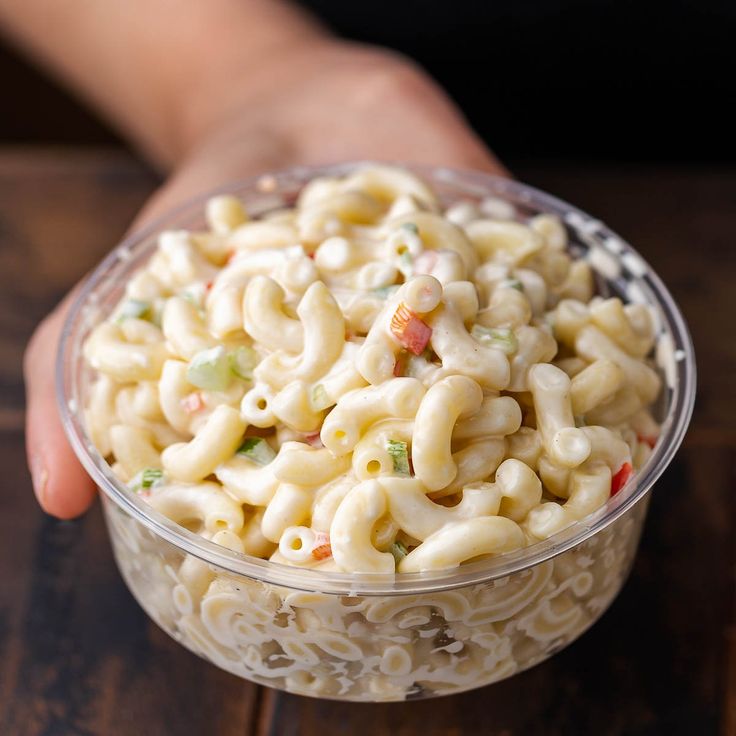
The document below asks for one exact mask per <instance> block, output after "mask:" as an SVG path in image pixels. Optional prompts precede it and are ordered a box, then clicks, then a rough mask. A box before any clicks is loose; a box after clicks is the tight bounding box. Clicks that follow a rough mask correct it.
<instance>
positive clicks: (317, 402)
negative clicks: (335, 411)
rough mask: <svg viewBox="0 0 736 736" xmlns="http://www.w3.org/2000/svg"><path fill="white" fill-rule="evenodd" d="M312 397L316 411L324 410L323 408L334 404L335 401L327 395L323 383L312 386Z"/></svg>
mask: <svg viewBox="0 0 736 736" xmlns="http://www.w3.org/2000/svg"><path fill="white" fill-rule="evenodd" d="M311 399H312V409H314V411H322V410H323V409H326V408H327V407H328V406H332V405H333V404H334V403H335V402H334V401H332V399H330V397H329V396H328V395H327V391H326V390H325V387H324V386H323V385H322V384H321V383H318V384H317V385H316V386H313V387H312V396H311Z"/></svg>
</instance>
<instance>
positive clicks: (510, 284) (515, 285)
mask: <svg viewBox="0 0 736 736" xmlns="http://www.w3.org/2000/svg"><path fill="white" fill-rule="evenodd" d="M499 287H500V288H502V289H516V290H517V291H524V284H522V283H521V281H519V279H504V280H503V281H501V283H500V284H499Z"/></svg>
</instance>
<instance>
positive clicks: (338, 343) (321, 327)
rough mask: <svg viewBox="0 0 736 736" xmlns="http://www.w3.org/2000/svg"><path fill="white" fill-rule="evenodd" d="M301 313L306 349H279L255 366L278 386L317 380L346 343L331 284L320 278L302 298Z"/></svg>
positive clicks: (260, 375)
mask: <svg viewBox="0 0 736 736" xmlns="http://www.w3.org/2000/svg"><path fill="white" fill-rule="evenodd" d="M297 314H298V315H299V318H300V320H301V322H302V326H303V328H304V349H303V350H302V352H301V353H300V354H299V355H297V356H293V355H288V354H286V353H284V352H283V351H281V350H279V351H277V352H275V353H272V354H271V355H269V356H268V357H267V358H265V359H264V360H263V361H261V363H260V364H259V365H258V367H257V368H256V370H255V374H254V375H255V377H256V379H258V380H260V381H263V382H264V383H268V384H269V385H271V386H273V388H275V389H279V388H283V387H284V386H286V384H287V383H290V382H291V381H293V380H303V381H307V382H313V381H315V380H317V379H318V378H319V377H320V376H322V375H323V374H324V373H326V372H327V371H328V370H329V369H330V368H331V367H332V365H333V364H334V363H335V361H336V360H337V359H338V358H339V357H340V354H341V353H342V350H343V346H344V344H345V320H344V319H343V316H342V312H341V311H340V308H339V307H338V306H337V303H336V302H335V300H334V298H333V296H332V295H331V294H330V292H329V291H328V289H327V287H326V286H325V285H324V284H323V283H322V282H321V281H317V282H315V283H314V284H312V285H311V286H310V287H309V289H307V292H306V294H304V297H303V298H302V300H301V301H300V302H299V306H298V307H297Z"/></svg>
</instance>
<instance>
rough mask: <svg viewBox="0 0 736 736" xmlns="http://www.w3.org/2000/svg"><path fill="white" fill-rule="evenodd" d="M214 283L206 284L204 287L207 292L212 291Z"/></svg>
mask: <svg viewBox="0 0 736 736" xmlns="http://www.w3.org/2000/svg"><path fill="white" fill-rule="evenodd" d="M212 283H213V282H212V281H208V282H207V283H206V284H205V285H204V290H205V291H209V290H210V289H211V288H212Z"/></svg>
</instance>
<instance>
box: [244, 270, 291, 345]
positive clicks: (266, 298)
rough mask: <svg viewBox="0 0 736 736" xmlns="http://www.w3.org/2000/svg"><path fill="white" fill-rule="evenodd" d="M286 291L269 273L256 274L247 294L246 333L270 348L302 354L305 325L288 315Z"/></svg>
mask: <svg viewBox="0 0 736 736" xmlns="http://www.w3.org/2000/svg"><path fill="white" fill-rule="evenodd" d="M284 297H285V294H284V290H283V289H282V288H281V287H280V286H279V285H278V284H277V283H276V281H274V280H273V279H271V278H269V277H268V276H255V277H254V278H253V279H252V280H251V281H250V282H249V283H248V286H247V287H246V289H245V293H244V294H243V324H244V325H245V330H246V332H247V333H248V334H249V335H250V336H251V337H252V338H253V339H254V340H257V341H258V342H260V343H261V344H262V345H264V346H266V347H267V348H269V349H270V350H286V351H288V352H290V353H300V352H301V351H302V350H303V349H304V328H303V327H302V323H301V322H300V321H299V320H297V319H292V318H291V317H287V316H286V314H284V311H283V306H284Z"/></svg>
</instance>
